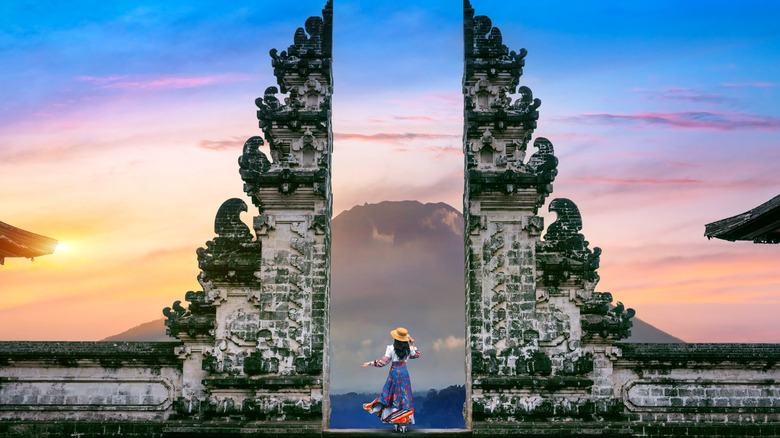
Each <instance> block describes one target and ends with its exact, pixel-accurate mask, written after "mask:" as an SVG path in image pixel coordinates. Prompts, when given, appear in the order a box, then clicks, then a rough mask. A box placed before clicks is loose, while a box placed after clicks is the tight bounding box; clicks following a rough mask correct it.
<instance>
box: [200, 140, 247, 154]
mask: <svg viewBox="0 0 780 438" xmlns="http://www.w3.org/2000/svg"><path fill="white" fill-rule="evenodd" d="M244 142H245V140H244V138H243V137H233V138H232V139H229V140H201V141H200V143H198V147H199V148H203V149H209V150H212V151H225V150H231V149H241V148H242V147H244Z"/></svg>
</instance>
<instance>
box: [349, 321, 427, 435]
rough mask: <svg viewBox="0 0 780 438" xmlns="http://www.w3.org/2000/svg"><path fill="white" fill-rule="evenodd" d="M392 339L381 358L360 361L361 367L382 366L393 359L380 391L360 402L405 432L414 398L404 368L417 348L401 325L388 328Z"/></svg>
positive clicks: (415, 357)
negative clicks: (391, 329)
mask: <svg viewBox="0 0 780 438" xmlns="http://www.w3.org/2000/svg"><path fill="white" fill-rule="evenodd" d="M390 336H392V337H393V338H394V339H395V341H394V342H393V345H388V346H387V351H385V355H384V356H382V358H381V359H378V360H374V361H371V362H364V363H363V364H362V365H363V368H365V367H367V366H369V365H373V366H375V367H383V366H385V365H387V364H388V362H390V361H392V362H393V367H392V368H391V369H390V375H389V376H387V382H385V387H384V388H383V389H382V395H380V396H379V397H377V398H376V400H374V401H372V402H371V403H366V404H364V405H363V409H365V410H367V411H368V412H371V413H372V414H376V415H377V417H379V418H380V419H381V420H382V422H383V423H392V424H393V426H394V428H395V430H396V431H399V430H400V431H401V432H404V433H405V432H406V425H407V424H414V402H413V401H412V382H411V381H410V380H409V371H407V370H406V360H407V359H417V358H418V357H420V350H418V349H417V347H415V346H414V339H412V337H411V336H409V332H408V331H407V330H406V329H405V328H403V327H398V328H397V329H395V330H393V331H391V332H390Z"/></svg>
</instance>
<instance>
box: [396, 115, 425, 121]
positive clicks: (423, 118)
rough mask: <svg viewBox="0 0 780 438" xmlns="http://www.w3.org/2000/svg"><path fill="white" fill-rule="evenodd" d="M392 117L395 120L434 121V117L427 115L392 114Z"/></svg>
mask: <svg viewBox="0 0 780 438" xmlns="http://www.w3.org/2000/svg"><path fill="white" fill-rule="evenodd" d="M393 119H395V120H411V121H417V122H420V121H422V122H435V121H436V119H433V118H431V117H428V116H393Z"/></svg>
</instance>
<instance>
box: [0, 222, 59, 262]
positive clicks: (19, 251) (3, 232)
mask: <svg viewBox="0 0 780 438" xmlns="http://www.w3.org/2000/svg"><path fill="white" fill-rule="evenodd" d="M57 243H58V242H57V240H55V239H52V238H51V237H46V236H41V235H40V234H35V233H31V232H29V231H25V230H23V229H21V228H16V227H14V226H12V225H9V224H7V223H5V222H0V265H1V264H3V262H4V261H5V259H6V258H8V257H24V258H28V259H32V258H34V257H40V256H42V255H46V254H51V253H53V252H54V250H55V249H56V248H57Z"/></svg>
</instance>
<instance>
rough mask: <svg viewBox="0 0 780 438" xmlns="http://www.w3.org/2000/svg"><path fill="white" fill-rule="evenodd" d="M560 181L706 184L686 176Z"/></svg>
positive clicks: (629, 183) (571, 180)
mask: <svg viewBox="0 0 780 438" xmlns="http://www.w3.org/2000/svg"><path fill="white" fill-rule="evenodd" d="M559 180H560V181H569V182H596V183H609V184H627V185H638V184H649V185H667V184H673V185H690V184H704V181H701V180H698V179H685V178H604V177H582V178H559Z"/></svg>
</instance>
